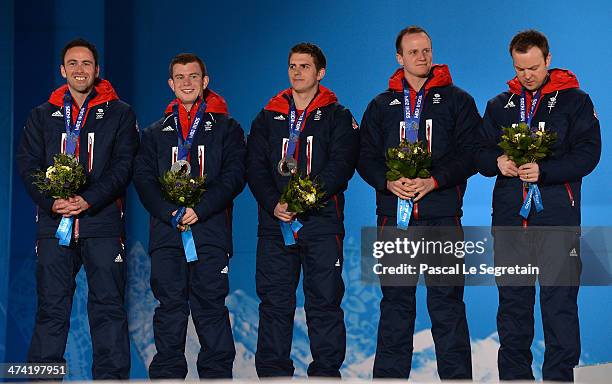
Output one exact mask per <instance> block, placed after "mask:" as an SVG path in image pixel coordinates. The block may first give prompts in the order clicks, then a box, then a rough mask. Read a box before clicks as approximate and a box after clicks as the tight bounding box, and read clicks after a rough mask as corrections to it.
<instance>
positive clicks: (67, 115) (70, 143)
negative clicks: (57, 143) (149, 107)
mask: <svg viewBox="0 0 612 384" xmlns="http://www.w3.org/2000/svg"><path fill="white" fill-rule="evenodd" d="M94 94H95V91H91V92H90V93H89V95H87V97H86V98H85V101H84V102H83V105H82V106H81V109H80V110H79V114H78V115H77V119H76V122H75V124H74V125H72V95H71V94H70V91H69V90H66V93H64V125H65V126H66V150H65V153H66V154H68V155H73V156H75V155H76V153H75V152H76V147H77V142H78V141H79V135H80V134H81V127H82V126H83V121H84V120H85V115H86V114H87V107H88V105H89V101H90V100H91V98H92V97H93V96H94ZM73 223H74V217H62V219H61V220H60V223H59V225H58V227H57V231H55V237H56V238H57V239H59V244H60V245H63V246H66V247H67V246H69V245H70V241H71V240H72V226H73Z"/></svg>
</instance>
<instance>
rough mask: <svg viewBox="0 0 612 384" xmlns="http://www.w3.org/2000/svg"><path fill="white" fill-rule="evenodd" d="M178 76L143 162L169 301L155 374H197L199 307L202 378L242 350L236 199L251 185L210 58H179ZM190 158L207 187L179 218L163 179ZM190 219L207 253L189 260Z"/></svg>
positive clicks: (155, 249)
mask: <svg viewBox="0 0 612 384" xmlns="http://www.w3.org/2000/svg"><path fill="white" fill-rule="evenodd" d="M169 76H170V78H169V79H168V85H169V86H170V88H171V89H172V91H173V92H174V94H175V96H176V98H175V99H174V100H173V101H172V102H171V103H170V104H169V105H168V107H167V108H166V111H165V116H164V117H163V118H161V119H160V120H159V121H157V122H155V123H153V125H151V126H150V127H149V128H147V129H146V130H145V131H144V132H143V135H142V145H141V148H140V150H139V152H138V156H137V157H136V164H135V170H134V183H135V184H136V189H137V191H138V194H139V196H140V199H141V201H142V203H143V205H144V206H145V208H146V209H147V210H148V211H149V213H150V214H151V226H150V228H151V232H150V238H149V253H150V254H151V288H152V290H153V294H154V295H155V298H157V300H159V306H158V307H157V308H156V310H155V315H154V318H153V328H154V333H155V347H156V348H157V354H156V355H155V357H154V358H153V361H152V362H151V365H150V366H149V377H150V378H152V379H162V378H163V379H172V378H174V379H177V378H178V379H184V378H185V377H186V376H187V361H186V360H185V336H186V334H187V322H188V318H189V313H190V311H191V316H192V319H193V322H194V325H195V329H196V332H197V334H198V338H199V340H200V345H201V349H200V353H199V355H198V361H197V367H198V374H199V376H200V378H231V377H232V366H233V363H234V356H235V354H236V351H235V348H234V340H233V337H232V329H231V325H230V320H229V311H228V309H227V307H226V306H225V298H226V296H227V295H228V293H229V282H228V265H229V258H230V257H231V254H232V206H233V200H234V198H235V197H236V196H237V195H238V194H239V193H240V192H241V191H242V189H243V188H244V184H245V164H244V160H245V156H246V146H245V143H244V132H243V131H242V128H241V127H240V125H239V124H238V122H237V121H236V120H234V119H232V118H231V117H229V115H228V111H227V104H226V103H225V100H224V99H223V98H222V97H221V96H219V95H218V94H216V93H214V92H213V91H211V90H210V89H208V88H207V87H208V82H209V78H208V75H207V72H206V66H205V65H204V62H203V61H202V60H201V59H200V58H199V57H198V56H196V55H193V54H189V53H184V54H179V55H177V56H175V57H174V58H173V59H172V61H171V62H170V67H169ZM190 138H192V139H190ZM190 140H191V141H190ZM184 161H187V162H188V163H189V164H190V167H189V168H190V175H191V176H192V177H197V176H205V177H206V184H205V186H206V191H205V192H204V195H203V196H202V199H201V201H200V202H199V203H198V204H197V205H196V206H195V207H194V208H187V209H186V210H185V213H184V215H183V216H182V218H179V221H178V223H176V221H174V222H173V220H172V219H173V218H174V216H176V215H177V214H178V213H177V210H179V207H178V206H177V205H175V204H173V203H171V202H169V201H167V200H164V198H163V195H162V190H161V185H160V182H159V179H160V177H161V176H162V175H163V174H164V173H166V172H167V171H168V170H169V169H170V168H171V167H173V168H174V165H173V164H180V162H184ZM176 224H178V226H177V225H176ZM187 225H188V226H190V228H191V231H192V233H193V238H194V243H195V247H196V251H197V260H196V261H193V262H189V263H188V261H187V259H186V250H184V249H183V243H182V240H181V235H180V231H182V230H185V229H186V228H185V227H184V226H187Z"/></svg>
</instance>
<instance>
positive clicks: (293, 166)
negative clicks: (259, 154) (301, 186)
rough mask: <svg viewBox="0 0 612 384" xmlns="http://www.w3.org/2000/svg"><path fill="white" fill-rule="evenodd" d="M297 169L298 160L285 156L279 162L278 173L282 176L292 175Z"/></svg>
mask: <svg viewBox="0 0 612 384" xmlns="http://www.w3.org/2000/svg"><path fill="white" fill-rule="evenodd" d="M296 171H297V160H296V159H295V158H294V157H293V156H291V157H288V158H287V157H283V158H282V159H281V161H279V162H278V173H280V174H281V176H291V174H292V173H295V172H296Z"/></svg>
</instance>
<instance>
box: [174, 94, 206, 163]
mask: <svg viewBox="0 0 612 384" xmlns="http://www.w3.org/2000/svg"><path fill="white" fill-rule="evenodd" d="M192 108H196V114H195V118H194V119H193V122H192V123H191V128H189V132H188V133H187V137H186V138H183V130H182V128H181V121H180V118H179V103H178V102H177V103H176V104H174V106H173V107H172V115H173V117H174V125H175V126H176V132H177V135H178V158H177V160H186V159H187V155H188V154H189V150H190V149H191V144H192V143H193V138H194V136H195V133H196V131H197V130H198V126H199V125H200V121H202V115H203V114H204V111H205V110H206V103H205V102H204V101H201V102H200V101H199V100H198V101H196V103H195V104H194V105H193V107H192ZM187 113H188V114H189V112H187Z"/></svg>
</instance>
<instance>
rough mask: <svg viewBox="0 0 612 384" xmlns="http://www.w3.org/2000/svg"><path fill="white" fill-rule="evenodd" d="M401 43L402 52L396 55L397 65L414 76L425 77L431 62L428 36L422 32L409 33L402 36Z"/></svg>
mask: <svg viewBox="0 0 612 384" xmlns="http://www.w3.org/2000/svg"><path fill="white" fill-rule="evenodd" d="M401 44H402V54H401V55H400V54H399V53H398V54H397V55H396V58H397V62H398V63H399V65H401V66H402V67H404V71H406V72H407V73H408V74H410V75H412V76H414V77H427V76H428V75H429V71H430V70H431V66H432V62H433V56H432V51H431V40H429V37H427V35H426V34H424V33H422V32H420V33H409V34H406V35H404V37H402V43H401Z"/></svg>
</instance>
